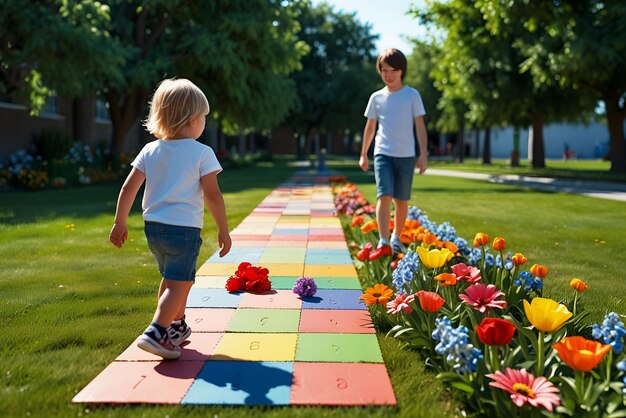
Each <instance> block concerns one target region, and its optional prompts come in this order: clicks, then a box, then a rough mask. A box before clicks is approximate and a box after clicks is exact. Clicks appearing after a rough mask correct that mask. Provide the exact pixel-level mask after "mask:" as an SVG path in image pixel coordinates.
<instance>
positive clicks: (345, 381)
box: [290, 363, 396, 405]
mask: <svg viewBox="0 0 626 418" xmlns="http://www.w3.org/2000/svg"><path fill="white" fill-rule="evenodd" d="M293 382H294V383H293V385H292V387H291V402H290V403H291V404H293V405H395V404H396V397H395V395H394V393H393V388H392V386H391V381H390V380H389V375H387V369H386V368H385V365H384V364H366V363H295V364H294V366H293Z"/></svg>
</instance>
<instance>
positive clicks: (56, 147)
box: [33, 128, 72, 161]
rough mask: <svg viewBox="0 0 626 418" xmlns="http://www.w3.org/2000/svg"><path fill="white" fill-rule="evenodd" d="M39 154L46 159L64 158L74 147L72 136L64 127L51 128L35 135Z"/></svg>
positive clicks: (34, 138) (34, 141)
mask: <svg viewBox="0 0 626 418" xmlns="http://www.w3.org/2000/svg"><path fill="white" fill-rule="evenodd" d="M33 144H34V145H35V148H36V152H37V155H39V156H41V158H43V160H45V161H51V160H53V159H60V158H63V157H64V156H65V155H66V154H67V152H68V151H69V150H70V148H72V138H71V137H70V136H69V135H68V134H67V132H65V131H64V130H62V129H59V128H49V129H44V130H43V131H41V133H40V134H39V135H36V136H34V137H33Z"/></svg>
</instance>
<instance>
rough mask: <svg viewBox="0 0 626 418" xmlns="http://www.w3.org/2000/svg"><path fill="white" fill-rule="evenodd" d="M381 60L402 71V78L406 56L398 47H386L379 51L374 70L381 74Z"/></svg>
mask: <svg viewBox="0 0 626 418" xmlns="http://www.w3.org/2000/svg"><path fill="white" fill-rule="evenodd" d="M383 62H384V63H385V64H387V65H389V66H391V67H392V68H393V69H395V70H400V71H402V76H401V79H402V80H404V76H405V74H406V57H405V56H404V54H403V53H402V52H400V50H399V49H396V48H387V49H385V50H384V51H383V52H381V53H380V55H379V56H378V59H377V60H376V70H377V71H378V74H382V65H383Z"/></svg>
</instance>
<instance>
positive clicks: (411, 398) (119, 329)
mask: <svg viewBox="0 0 626 418" xmlns="http://www.w3.org/2000/svg"><path fill="white" fill-rule="evenodd" d="M353 163H354V164H352V162H351V163H349V164H342V165H340V166H338V167H339V168H340V169H341V171H342V172H343V173H344V174H346V175H347V176H348V177H349V178H350V180H351V181H353V182H355V183H356V184H357V185H358V186H359V188H360V190H362V191H363V192H364V193H365V194H366V197H367V198H368V199H369V200H370V201H371V202H374V199H375V188H374V184H373V183H374V178H373V176H372V175H371V174H366V173H362V172H360V170H358V167H356V162H353ZM333 164H334V163H332V162H330V163H329V165H331V168H334V167H333ZM292 172H293V169H292V168H290V167H287V166H286V165H285V164H284V163H278V164H270V163H266V164H264V165H260V166H257V167H247V168H240V169H237V170H226V171H224V173H223V174H220V185H221V188H222V191H223V193H224V197H225V199H226V205H227V210H228V214H229V222H230V228H231V229H233V228H234V227H236V226H237V225H238V224H239V223H240V222H241V220H242V219H243V218H244V217H246V216H247V215H248V214H249V213H250V211H252V209H254V207H256V206H257V205H258V204H259V202H261V200H262V199H263V198H265V196H267V194H269V193H270V192H271V190H273V189H274V188H275V187H276V186H278V185H279V184H280V183H281V182H283V181H284V180H286V179H287V178H288V177H289V176H290V175H291V174H292ZM118 191H119V184H113V185H95V186H87V187H82V188H75V189H67V190H56V191H53V190H46V191H38V192H4V193H2V194H0V254H2V259H1V261H0V266H1V268H0V294H1V295H2V299H3V300H2V303H1V304H0V318H2V320H3V324H4V325H5V332H4V334H3V339H2V343H1V344H0V376H2V377H1V378H2V381H3V382H2V383H3V384H2V386H1V389H0V391H1V392H0V399H2V401H1V402H0V416H2V417H23V416H33V417H71V416H85V415H89V416H97V417H138V416H141V417H164V416H170V417H183V416H184V417H207V416H214V415H217V416H219V417H240V416H241V415H242V414H244V413H245V414H246V415H249V416H251V417H258V416H263V417H266V416H267V417H318V416H320V415H321V416H329V417H340V416H341V417H344V416H348V417H357V416H373V417H388V416H392V417H432V416H438V417H452V416H460V415H459V414H458V412H455V409H456V407H457V406H458V403H457V402H456V401H455V400H454V398H453V396H451V395H450V392H449V391H448V390H446V389H445V388H444V387H443V385H442V384H441V383H440V382H438V381H437V380H435V378H434V375H433V374H432V373H429V372H427V371H424V365H423V361H422V359H421V358H420V357H419V355H417V354H416V353H414V352H410V351H407V350H405V349H403V348H402V347H401V345H400V344H399V343H398V342H397V341H395V340H392V339H387V338H385V337H382V336H381V337H380V338H379V341H380V344H381V349H382V352H383V356H384V358H385V362H386V364H387V368H388V371H389V373H390V376H391V380H392V383H393V386H394V389H395V392H396V396H397V398H398V403H399V405H398V407H354V408H345V407H344V408H329V407H288V408H283V407H274V408H265V407H246V408H245V412H244V409H243V408H242V407H218V406H155V405H136V406H133V405H121V406H107V405H75V404H72V403H71V402H70V401H71V399H72V397H73V396H74V395H75V394H76V393H77V392H78V391H80V390H81V389H82V388H83V387H84V386H85V385H86V384H87V383H89V382H90V381H91V380H92V379H93V378H94V377H95V376H96V375H97V374H98V373H100V371H102V370H103V369H104V368H105V367H106V366H107V365H108V364H110V363H111V361H113V359H115V358H116V357H117V356H118V355H119V354H120V353H121V352H122V351H123V350H124V349H126V347H128V346H129V345H130V344H131V343H132V341H133V340H134V339H135V338H136V336H137V335H138V334H139V333H140V332H142V331H143V329H144V328H145V326H146V324H147V322H148V321H149V320H150V319H151V317H152V314H153V312H154V307H155V304H156V292H157V287H158V283H159V280H160V278H159V274H158V271H157V269H156V267H155V264H154V261H153V258H152V255H151V254H150V252H149V250H148V249H147V246H146V243H145V238H144V236H143V231H142V220H141V213H140V211H139V207H140V199H139V198H138V199H137V202H136V205H135V209H134V211H133V215H132V216H131V217H130V218H129V233H130V236H129V241H128V242H127V243H126V245H125V247H124V248H123V249H122V250H118V249H116V248H115V247H113V246H112V245H110V244H109V243H108V232H109V229H110V227H111V222H112V220H113V214H114V210H115V201H116V199H117V193H118ZM412 203H414V204H416V205H417V206H419V207H420V208H422V209H424V210H426V211H427V213H428V214H429V216H430V218H431V219H432V220H433V221H435V222H443V221H449V222H450V223H451V224H452V225H453V226H454V227H456V229H457V231H458V234H459V235H460V236H463V237H465V238H467V239H468V240H470V241H471V239H472V238H473V236H474V234H475V233H476V232H478V231H481V232H485V233H487V234H489V235H490V236H492V237H494V236H496V235H500V236H503V237H505V238H506V240H507V243H508V247H509V248H510V249H511V251H513V252H522V253H524V254H525V255H526V256H527V257H528V258H529V263H535V262H537V263H540V264H544V265H547V266H548V267H549V268H550V274H549V275H548V276H547V278H546V279H545V281H546V292H545V295H546V296H549V297H554V298H558V297H559V296H562V295H563V294H564V293H565V292H569V288H568V287H567V284H568V283H569V281H570V280H571V279H572V278H573V277H579V278H581V279H583V280H585V281H586V282H587V283H588V284H589V286H590V289H589V291H587V292H586V293H585V294H584V295H583V296H584V297H583V299H582V302H583V304H584V306H585V307H586V308H587V309H588V310H590V311H591V312H592V313H593V315H592V320H594V321H598V320H599V319H600V318H601V317H602V316H603V315H604V314H605V313H606V312H607V311H610V310H617V311H618V312H619V307H620V306H624V298H625V296H626V283H625V282H624V281H623V280H622V278H621V272H622V265H621V263H622V262H623V260H624V257H623V256H622V251H623V248H624V244H626V222H624V209H625V206H624V205H625V204H624V203H620V202H612V201H605V200H600V199H593V198H587V197H582V196H572V195H565V194H556V193H546V192H538V191H531V190H527V189H523V188H519V187H515V186H510V185H497V184H491V183H487V182H481V181H473V180H466V179H455V178H444V177H437V176H426V177H417V178H416V181H415V183H414V192H413V200H412ZM202 236H203V238H204V240H205V244H204V245H203V248H202V251H201V254H200V260H201V261H204V260H206V259H207V258H208V257H209V256H210V255H211V254H212V253H213V252H214V251H215V250H216V248H217V244H216V242H215V236H216V230H215V228H214V225H213V223H212V221H211V220H210V219H209V218H208V217H207V221H206V225H205V229H204V230H203V234H202ZM621 313H624V312H623V309H622V311H621Z"/></svg>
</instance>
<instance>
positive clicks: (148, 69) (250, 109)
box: [103, 0, 306, 152]
mask: <svg viewBox="0 0 626 418" xmlns="http://www.w3.org/2000/svg"><path fill="white" fill-rule="evenodd" d="M291 3H292V2H285V1H283V2H278V1H277V0H228V1H226V0H224V1H217V0H215V1H211V2H184V1H172V0H151V1H147V2H146V1H138V0H136V1H126V0H115V1H112V6H111V14H112V23H113V24H112V25H111V26H110V27H109V32H110V33H111V35H112V36H114V37H115V38H116V39H118V40H119V42H120V43H121V44H122V45H124V47H125V48H126V50H127V51H129V52H131V53H132V55H131V58H130V59H128V60H127V61H126V63H125V65H124V66H123V68H122V72H123V74H124V79H123V82H121V83H120V82H117V81H116V80H108V81H109V82H108V83H106V85H105V86H104V89H103V91H104V92H105V94H106V97H107V100H108V102H109V105H110V110H111V118H112V120H113V124H114V133H113V142H112V151H113V152H117V151H119V150H120V149H121V144H122V142H123V140H124V138H125V136H126V133H127V132H128V129H130V127H131V126H132V124H133V123H135V121H136V120H137V119H138V118H140V117H141V116H143V115H144V113H145V109H146V107H145V104H146V103H147V100H148V94H149V92H150V91H151V90H152V89H153V88H154V86H155V84H156V83H157V82H159V81H160V80H161V79H163V78H165V77H171V76H178V77H185V78H190V79H192V80H194V81H195V82H196V83H198V84H199V85H200V87H201V88H203V90H204V91H205V92H206V94H207V97H208V98H209V102H210V104H211V106H212V108H213V115H214V117H216V118H218V119H219V120H220V121H221V122H222V124H223V125H222V126H223V127H224V128H225V130H226V131H227V132H229V133H232V134H234V133H241V132H243V131H245V130H252V129H256V130H261V129H269V128H270V127H272V126H273V125H275V124H277V123H278V122H280V121H281V120H282V119H283V118H284V117H285V115H286V114H287V112H288V110H289V108H290V107H291V106H292V105H293V104H294V101H295V91H294V86H293V84H292V83H291V82H290V81H289V80H288V79H287V77H286V76H287V74H288V73H289V72H290V71H293V70H294V69H296V68H298V66H299V58H300V56H301V55H302V54H304V53H305V51H306V47H305V45H304V44H303V43H301V42H300V41H298V39H297V36H296V33H297V32H298V30H299V26H298V24H297V22H296V21H295V19H294V16H293V11H292V10H291Z"/></svg>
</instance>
